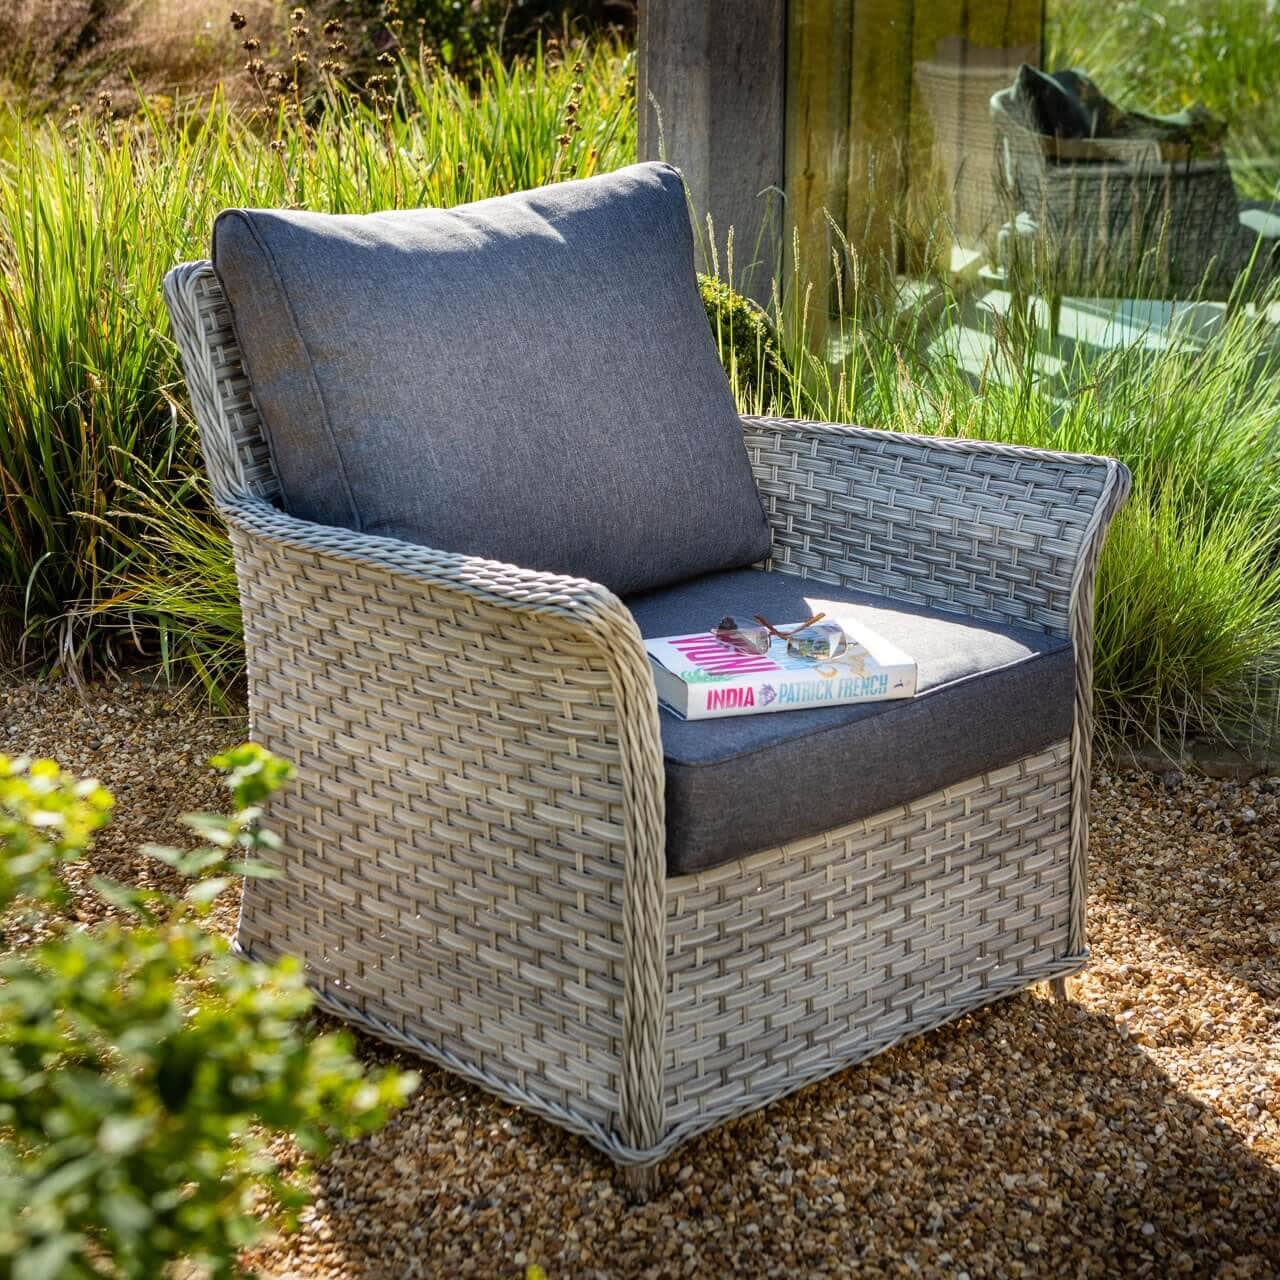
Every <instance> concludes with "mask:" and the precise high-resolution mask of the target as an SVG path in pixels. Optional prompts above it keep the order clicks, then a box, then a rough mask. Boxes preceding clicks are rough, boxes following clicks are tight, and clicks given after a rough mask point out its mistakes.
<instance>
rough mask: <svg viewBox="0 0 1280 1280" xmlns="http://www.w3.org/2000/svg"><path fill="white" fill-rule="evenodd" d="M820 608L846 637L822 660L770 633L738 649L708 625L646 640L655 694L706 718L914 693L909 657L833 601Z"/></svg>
mask: <svg viewBox="0 0 1280 1280" xmlns="http://www.w3.org/2000/svg"><path fill="white" fill-rule="evenodd" d="M819 607H820V606H819ZM827 616H828V617H829V618H831V619H832V620H834V621H838V622H839V623H840V625H841V627H842V628H843V629H844V632H845V634H846V635H847V636H848V638H849V647H848V648H847V649H846V650H845V651H844V652H843V653H841V654H840V655H839V656H838V657H836V658H832V659H828V660H815V659H811V658H797V657H793V656H792V655H791V654H789V653H788V652H787V645H786V641H785V640H783V639H780V638H778V637H776V636H775V637H773V638H772V641H771V643H770V646H769V651H768V653H763V654H754V653H743V652H742V651H741V650H740V649H735V648H734V647H733V646H732V645H729V644H726V643H724V642H723V641H721V640H717V639H716V637H715V636H714V635H713V634H712V633H711V632H710V631H700V632H696V633H694V634H692V635H684V636H664V637H662V638H661V639H654V640H646V641H645V642H644V645H645V649H646V650H647V651H648V654H649V660H650V662H651V663H652V664H653V677H654V683H655V684H656V686H657V690H658V698H659V700H660V701H661V702H662V703H663V705H664V706H666V707H667V709H668V710H670V711H673V712H674V713H675V714H676V715H679V716H682V717H684V718H685V719H687V720H710V719H716V718H718V717H721V716H745V715H755V714H758V713H760V712H765V711H792V710H800V709H803V708H807V707H831V706H840V705H843V704H847V703H853V702H879V701H882V700H884V699H888V698H910V697H914V695H915V691H916V664H915V662H914V661H913V660H912V659H911V658H910V657H908V656H907V655H906V654H905V653H903V652H902V650H901V649H899V648H897V646H895V645H893V644H891V643H890V642H889V641H888V640H886V639H884V637H883V636H880V635H877V634H876V633H875V632H874V631H873V630H872V629H871V628H870V627H867V626H865V625H863V624H861V623H860V622H858V621H855V620H853V619H851V618H849V617H848V616H841V615H840V613H839V610H838V608H836V607H832V608H831V610H830V612H829V613H828V614H827ZM798 625H799V623H793V624H790V627H794V626H798ZM790 627H789V626H788V624H780V625H779V629H780V630H782V631H787V630H789V629H790Z"/></svg>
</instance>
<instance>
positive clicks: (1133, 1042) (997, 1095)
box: [0, 683, 1280, 1280]
mask: <svg viewBox="0 0 1280 1280" xmlns="http://www.w3.org/2000/svg"><path fill="white" fill-rule="evenodd" d="M243 734H244V721H243V719H242V718H241V717H238V716H227V717H221V718H216V717H210V716H209V714H208V713H207V711H205V710H204V709H202V708H201V707H200V706H198V705H195V704H192V703H190V702H188V701H186V700H184V699H182V698H181V697H178V696H175V695H172V694H166V693H164V692H148V691H145V690H142V689H141V688H139V687H137V686H125V685H121V686H110V687H108V686H102V685H98V686H93V687H91V688H89V689H87V690H86V691H85V693H84V694H83V695H80V694H78V693H77V692H75V691H74V690H70V689H67V688H65V687H60V688H51V687H49V686H47V685H41V684H38V683H19V684H14V685H11V686H10V687H9V688H8V690H7V691H6V692H4V693H0V750H3V751H8V752H11V753H12V752H15V751H17V752H27V753H37V754H43V755H52V756H54V757H55V758H57V759H59V760H60V761H61V762H62V763H63V764H65V765H67V766H68V767H70V768H72V769H75V770H76V771H78V772H82V773H92V774H94V775H96V776H97V777H99V778H100V779H101V780H102V781H103V782H105V783H106V784H107V785H109V786H110V787H111V788H112V789H113V790H114V791H115V793H116V795H117V799H118V803H119V816H118V818H117V820H116V822H115V823H114V824H113V826H112V827H111V828H109V829H108V831H107V832H106V833H104V835H103V836H102V838H101V840H100V841H99V846H98V849H97V851H96V852H95V854H94V858H93V865H94V869H96V870H102V871H106V872H107V873H109V874H112V875H115V876H119V877H128V878H131V879H134V880H137V879H139V878H141V877H142V876H144V875H154V874H155V871H154V870H153V869H152V864H150V863H147V862H145V861H144V860H141V859H139V858H137V857H136V856H135V855H134V854H133V853H132V850H133V848H134V846H135V845H136V844H138V843H139V842H141V841H143V840H156V839H161V840H167V839H171V838H175V837H176V836H177V835H178V834H179V829H177V828H175V826H174V819H175V818H176V816H177V815H178V814H180V813H183V812H186V811H189V810H192V809H200V808H209V807H216V806H218V805H219V804H220V802H221V791H220V787H219V784H218V780H217V779H216V778H215V777H214V776H213V775H212V774H211V773H210V771H209V770H208V769H207V768H205V767H204V766H203V762H204V761H205V760H206V759H207V758H208V756H209V755H211V754H212V753H213V752H214V751H216V750H217V749H219V748H221V747H224V746H227V745H229V744H231V743H232V742H234V741H237V740H238V739H239V738H241V737H242V736H243ZM1093 800H1094V838H1093V856H1092V876H1093V881H1092V886H1091V887H1092V892H1091V895H1090V900H1089V912H1090V936H1091V944H1092V948H1093V963H1092V965H1091V967H1090V969H1089V970H1088V972H1087V973H1086V974H1084V975H1083V976H1082V977H1081V978H1079V979H1075V980H1072V982H1071V983H1070V984H1069V985H1070V989H1071V994H1072V997H1073V999H1072V1001H1071V1002H1070V1003H1069V1004H1066V1005H1059V1004H1055V1003H1054V1002H1052V1001H1051V1000H1049V999H1048V998H1047V993H1044V992H1031V993H1027V994H1024V995H1022V996H1019V997H1016V998H1014V999H1011V1000H1007V1001H1004V1002H1003V1003H1002V1004H1000V1005H998V1006H996V1007H994V1008H991V1009H987V1010H984V1011H982V1012H980V1013H978V1014H976V1015H974V1016H972V1017H967V1018H964V1019H962V1020H961V1021H959V1022H957V1023H955V1024H954V1025H952V1026H950V1027H948V1028H945V1029H943V1030H941V1031H938V1032H935V1033H933V1034H931V1035H929V1036H926V1037H924V1038H922V1039H918V1040H915V1041H913V1042H911V1043H910V1044H907V1045H905V1046H902V1047H900V1048H898V1049H895V1050H892V1051H890V1052H889V1053H886V1054H882V1055H881V1056H880V1057H878V1058H875V1059H873V1060H872V1061H871V1062H869V1063H867V1064H865V1065H863V1066H861V1067H858V1068H854V1069H852V1070H849V1071H845V1072H843V1073H841V1074H840V1075H838V1076H836V1077H834V1078H833V1079H831V1080H829V1081H827V1082H825V1083H823V1084H820V1085H817V1086H814V1087H812V1088H809V1089H806V1090H804V1091H803V1092H801V1093H799V1094H798V1095H795V1096H794V1097H792V1098H790V1099H788V1100H785V1101H783V1102H782V1103H780V1104H777V1105H775V1106H773V1107H770V1108H769V1109H768V1110H766V1111H765V1112H763V1113H758V1114H757V1115H755V1116H753V1117H750V1118H748V1119H746V1120H743V1121H739V1122H737V1123H736V1124H733V1125H730V1126H728V1127H725V1128H721V1129H720V1130H718V1131H716V1132H715V1133H712V1134H709V1135H707V1136H705V1137H703V1138H701V1139H698V1140H697V1141H695V1142H693V1143H692V1144H691V1145H689V1146H688V1147H686V1148H684V1149H683V1151H682V1152H680V1153H679V1154H678V1155H677V1156H676V1157H675V1158H674V1159H673V1160H671V1161H669V1162H668V1164H667V1166H666V1168H665V1171H666V1173H667V1174H668V1189H667V1190H666V1192H665V1193H664V1194H662V1195H660V1196H658V1197H656V1198H655V1199H654V1200H652V1201H651V1202H650V1203H649V1204H647V1205H641V1206H633V1205H630V1204H628V1203H627V1201H626V1200H625V1198H624V1197H623V1196H621V1195H620V1194H619V1193H618V1192H617V1191H616V1190H615V1189H614V1186H613V1182H612V1179H611V1177H610V1173H609V1170H608V1168H606V1166H605V1164H604V1162H603V1161H602V1159H601V1158H600V1157H598V1156H597V1155H596V1154H595V1153H594V1152H592V1151H591V1149H590V1148H588V1147H587V1146H586V1144H584V1143H582V1142H580V1141H579V1140H577V1139H575V1138H571V1137H568V1136H566V1135H564V1134H562V1133H561V1132H560V1131H559V1130H557V1129H554V1128H552V1127H551V1126H550V1125H547V1124H544V1123H542V1122H541V1121H539V1120H537V1119H535V1118H533V1117H531V1116H528V1115H525V1114H522V1113H520V1112H517V1111H514V1110H512V1109H511V1108H508V1107H506V1106H504V1105H502V1104H500V1103H497V1102H495V1101H493V1100H492V1099H490V1098H488V1097H487V1096H486V1095H484V1094H482V1093H480V1092H478V1091H476V1090H474V1089H472V1088H470V1087H468V1086H467V1085H464V1084H461V1083H459V1082H458V1081H456V1080H455V1079H453V1078H452V1077H450V1076H448V1075H446V1074H444V1073H443V1072H440V1071H437V1070H435V1069H433V1068H431V1067H426V1068H425V1069H424V1070H423V1084H422V1087H421V1089H420V1090H419V1091H418V1093H417V1094H416V1095H415V1097H414V1098H413V1100H412V1101H411V1103H410V1104H409V1106H407V1107H406V1108H405V1109H404V1111H403V1112H401V1113H400V1114H399V1115H398V1116H397V1117H396V1118H395V1119H394V1120H393V1121H392V1123H391V1124H390V1126H389V1127H388V1128H387V1129H386V1130H385V1131H384V1132H383V1133H381V1134H378V1135H376V1136H374V1137H371V1138H368V1139H365V1140H363V1141H361V1142H358V1143H353V1144H351V1145H349V1146H346V1147H344V1148H342V1149H341V1150H339V1151H338V1152H337V1153H336V1154H335V1155H334V1156H332V1157H331V1158H330V1159H329V1160H328V1161H327V1162H326V1163H325V1164H324V1165H323V1166H322V1167H321V1168H320V1169H319V1170H318V1173H317V1179H316V1191H317V1199H316V1201H315V1204H314V1205H313V1207H312V1208H311V1209H310V1210H309V1211H307V1213H306V1214H305V1215H304V1222H303V1226H302V1229H301V1231H300V1232H298V1233H297V1234H296V1235H294V1236H291V1237H287V1238H284V1239H281V1240H278V1241H275V1242H273V1244H272V1245H271V1246H270V1247H268V1248H264V1249H261V1250H259V1251H258V1252H256V1253H255V1254H254V1255H253V1256H252V1257H251V1258H250V1259H248V1262H249V1264H250V1265H252V1266H256V1267H257V1268H258V1269H259V1271H260V1273H261V1274H262V1275H263V1276H270V1277H278V1278H281V1280H283V1277H299V1278H301V1277H308V1278H310V1277H343V1278H346V1277H357V1276H359V1277H385V1278H387V1280H399V1278H400V1277H412V1276H429V1275H442V1276H450V1277H452V1276H486V1277H487V1276H497V1277H505V1276H519V1275H520V1274H521V1272H522V1269H523V1267H524V1266H525V1265H526V1264H529V1263H539V1264H541V1265H542V1266H543V1267H545V1268H546V1271H547V1274H548V1276H549V1277H551V1278H552V1280H559V1278H560V1277H570V1276H572V1277H578V1276H585V1277H596V1276H601V1277H603V1276H608V1277H622V1276H698V1277H703V1276H707V1277H723V1276H737V1275H751V1276H788V1277H790V1276H826V1275H849V1274H861V1275H869V1276H881V1275H884V1276H919V1275H927V1276H935V1275H936V1276H954V1277H960V1276H964V1275H966V1274H967V1275H968V1276H971V1277H975V1278H976V1277H978V1276H1041V1275H1043V1276H1055V1277H1056V1276H1094V1275H1099V1276H1102V1275H1116V1276H1142V1275H1150V1276H1154V1277H1164V1276H1197V1277H1199V1276H1215V1277H1220V1278H1221V1280H1239V1278H1242V1277H1262V1276H1280V778H1273V779H1261V780H1256V781H1254V782H1250V783H1244V784H1232V783H1221V782H1211V781H1208V780H1206V779H1201V778H1191V777H1188V778H1182V777H1180V776H1178V775H1170V776H1166V777H1164V778H1156V777H1152V776H1150V775H1146V774H1138V773H1125V774H1119V775H1116V774H1112V773H1109V772H1107V771H1106V770H1105V769H1100V770H1099V771H1098V773H1097V774H1096V777H1095V783H1094V797H1093ZM75 905H76V908H77V910H78V911H79V913H80V914H81V916H82V918H85V919H91V918H93V917H94V916H95V915H96V914H97V912H96V909H95V908H94V907H93V905H92V899H91V898H90V896H89V895H88V894H87V893H81V892H77V894H76V896H75ZM234 909H235V904H234V901H228V902H227V903H226V904H225V905H224V906H223V907H222V909H221V911H220V913H219V915H218V916H217V917H216V918H217V920H218V923H219V925H220V926H221V927H225V928H228V929H229V928H230V927H231V926H232V924H233V923H234ZM367 1052H368V1055H369V1057H370V1058H380V1057H385V1056H386V1055H385V1054H384V1052H383V1051H382V1050H381V1049H379V1048H378V1047H377V1046H376V1045H375V1044H373V1043H369V1044H368V1045H367ZM280 1154H281V1155H282V1157H283V1158H284V1159H286V1160H290V1159H292V1158H293V1155H292V1152H291V1151H290V1150H289V1149H288V1146H287V1144H282V1149H281V1152H280Z"/></svg>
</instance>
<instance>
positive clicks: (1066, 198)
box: [990, 89, 1280, 314]
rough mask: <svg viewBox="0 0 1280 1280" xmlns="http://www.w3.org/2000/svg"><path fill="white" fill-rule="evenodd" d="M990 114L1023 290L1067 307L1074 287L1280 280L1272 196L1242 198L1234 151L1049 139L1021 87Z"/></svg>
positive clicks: (1016, 285)
mask: <svg viewBox="0 0 1280 1280" xmlns="http://www.w3.org/2000/svg"><path fill="white" fill-rule="evenodd" d="M990 113H991V120H992V125H993V128H994V131H995V148H996V154H995V170H996V190H997V194H998V197H999V199H1000V201H1001V203H1002V205H1003V208H1004V210H1005V216H1006V218H1007V219H1008V222H1007V223H1006V226H1005V229H1004V231H1003V232H1002V233H1001V237H1000V240H1001V254H1000V256H1001V257H1002V259H1003V263H1002V265H1003V266H1004V267H1005V268H1006V270H1007V272H1008V273H1009V276H1010V278H1011V282H1012V285H1013V292H1014V293H1015V295H1027V294H1029V293H1031V292H1033V291H1038V292H1040V293H1042V294H1044V295H1046V296H1047V297H1048V298H1049V299H1050V303H1051V306H1052V308H1053V313H1054V314H1056V310H1057V302H1058V300H1059V299H1060V298H1061V295H1062V294H1064V293H1074V294H1083V295H1092V296H1100V297H1140V298H1187V297H1196V298H1203V299H1233V298H1237V297H1238V296H1239V295H1240V293H1241V289H1242V286H1243V285H1247V286H1248V289H1249V291H1250V292H1253V293H1257V292H1260V291H1263V290H1265V289H1266V288H1267V287H1268V286H1270V285H1271V284H1272V283H1273V282H1274V281H1275V280H1277V279H1280V235H1276V234H1267V233H1266V232H1263V233H1260V232H1259V231H1258V230H1257V229H1255V228H1254V226H1253V223H1254V222H1255V221H1256V218H1251V217H1250V216H1249V215H1250V212H1251V211H1252V213H1253V214H1255V215H1257V214H1262V213H1266V212H1268V211H1269V210H1270V206H1266V207H1264V206H1258V205H1252V204H1248V203H1245V204H1242V203H1241V201H1240V199H1239V197H1238V195H1237V193H1236V189H1235V184H1234V182H1233V181H1232V178H1231V169H1230V166H1229V165H1228V163H1227V160H1226V157H1225V156H1224V155H1222V154H1217V155H1211V156H1205V157H1195V156H1193V155H1191V153H1190V152H1189V151H1188V149H1187V148H1185V147H1183V148H1181V153H1182V154H1180V155H1177V156H1175V154H1174V153H1176V152H1178V150H1179V149H1178V148H1173V149H1169V148H1167V147H1166V148H1164V149H1163V150H1162V147H1161V145H1160V144H1158V143H1155V142H1148V141H1142V140H1128V139H1105V138H1099V139H1088V140H1083V141H1074V140H1058V139H1054V138H1048V137H1045V136H1043V135H1042V134H1040V133H1038V132H1037V131H1036V130H1035V129H1033V128H1031V127H1029V124H1028V122H1027V121H1026V120H1025V119H1024V113H1023V111H1022V109H1020V108H1019V106H1018V103H1017V101H1016V99H1015V97H1014V92H1013V90H1012V89H1005V90H1002V91H1001V92H999V93H996V94H994V95H993V96H992V98H991V102H990ZM1267 220H1268V221H1270V222H1272V223H1274V222H1275V221H1276V220H1275V218H1274V215H1272V216H1270V217H1269V218H1268V219H1267ZM1278 225H1280V224H1278ZM1246 273H1247V274H1246ZM1242 276H1243V279H1242Z"/></svg>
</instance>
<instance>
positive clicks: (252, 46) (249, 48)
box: [240, 36, 262, 53]
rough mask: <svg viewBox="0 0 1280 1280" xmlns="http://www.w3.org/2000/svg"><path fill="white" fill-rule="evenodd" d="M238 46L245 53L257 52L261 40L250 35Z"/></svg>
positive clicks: (260, 46)
mask: <svg viewBox="0 0 1280 1280" xmlns="http://www.w3.org/2000/svg"><path fill="white" fill-rule="evenodd" d="M240 47H241V48H242V49H243V50H244V51H245V52H246V53H257V52H258V50H259V49H261V48H262V41H261V40H259V39H258V38H257V36H250V37H249V38H248V39H247V40H244V41H241V44H240Z"/></svg>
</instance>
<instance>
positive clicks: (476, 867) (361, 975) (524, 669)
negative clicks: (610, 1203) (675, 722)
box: [232, 525, 626, 1130]
mask: <svg viewBox="0 0 1280 1280" xmlns="http://www.w3.org/2000/svg"><path fill="white" fill-rule="evenodd" d="M232 536H233V545H234V548H235V553H236V559H237V565H238V567H239V571H240V574H241V579H242V582H243V584H244V588H243V589H244V609H245V642H246V645H247V646H248V649H249V652H250V653H251V654H253V655H254V661H253V664H252V668H251V676H250V701H251V717H252V723H253V733H254V737H255V739H256V740H258V741H260V742H262V743H263V745H265V746H266V747H268V748H269V749H271V750H273V751H277V752H279V753H280V754H281V755H284V756H286V757H287V758H289V759H291V760H293V761H295V762H296V763H297V765H298V776H297V779H296V781H295V782H294V783H293V784H292V785H291V786H289V787H288V788H286V789H285V790H284V791H283V792H281V793H280V794H279V795H278V796H277V797H275V798H273V801H272V803H271V806H270V809H269V812H268V817H267V820H268V822H269V823H270V825H271V826H272V827H273V828H274V829H275V830H277V831H278V832H280V834H281V835H282V836H283V838H284V852H283V854H282V859H283V861H282V870H283V872H284V874H283V876H282V877H281V878H279V879H273V880H253V881H250V882H249V885H248V887H247V890H246V893H245V896H244V903H243V908H242V914H241V920H240V926H239V941H240V943H241V945H242V946H243V947H245V948H246V949H247V950H250V951H252V952H253V953H254V954H257V955H279V954H291V955H296V956H300V957H302V958H303V959H304V960H305V962H306V965H307V975H308V979H309V981H311V982H313V983H314V984H315V985H316V986H317V987H318V988H319V989H320V990H321V991H324V992H325V993H327V994H331V995H333V996H335V997H337V998H340V999H342V1000H345V1001H347V1002H348V1003H350V1004H352V1005H354V1006H355V1007H357V1008H359V1009H361V1010H364V1011H366V1012H368V1013H373V1014H376V1015H377V1016H378V1017H379V1018H380V1019H382V1020H384V1021H385V1022H389V1023H390V1024H391V1025H392V1026H394V1027H395V1028H397V1029H398V1030H400V1031H402V1032H404V1033H406V1034H412V1035H415V1036H418V1037H421V1038H423V1039H424V1040H428V1041H430V1042H431V1043H432V1044H434V1045H436V1046H437V1047H438V1048H439V1050H440V1051H441V1052H444V1053H449V1054H453V1055H456V1056H459V1057H465V1058H467V1059H469V1060H471V1061H472V1062H473V1063H474V1064H475V1066H476V1068H477V1069H478V1070H479V1071H481V1072H482V1073H484V1074H485V1075H487V1076H488V1077H489V1078H490V1079H491V1080H492V1081H493V1082H494V1083H495V1085H504V1084H505V1085H507V1086H509V1087H511V1088H513V1089H519V1090H520V1091H522V1092H524V1093H527V1094H528V1095H530V1096H534V1097H538V1098H540V1099H541V1100H543V1101H544V1102H546V1103H547V1104H549V1105H559V1106H568V1105H569V1103H570V1101H572V1104H573V1108H574V1110H576V1111H577V1112H578V1113H579V1114H581V1115H582V1116H583V1117H585V1118H587V1119H589V1120H591V1121H593V1122H595V1123H596V1124H598V1125H600V1126H602V1127H603V1128H605V1129H608V1130H616V1129H618V1128H620V1119H619V1091H620V1084H619V1070H620V1063H621V1060H622V1043H621V1042H622V1032H623V992H624V972H623V954H624V939H623V918H622V901H623V877H624V860H625V842H626V832H625V814H624V812H623V804H624V788H623V783H622V759H621V756H622V747H621V743H620V741H619V735H618V733H617V723H618V713H617V707H616V705H615V701H614V695H613V686H612V677H611V674H610V671H609V669H608V666H607V664H606V663H605V661H604V659H603V657H602V656H601V654H600V651H599V647H598V646H597V645H595V644H593V643H592V642H591V641H590V638H589V637H584V635H583V634H582V632H581V630H580V629H575V628H574V627H573V626H572V625H571V624H570V623H567V622H565V623H561V624H560V625H556V624H555V622H553V621H552V620H550V619H546V618H541V619H539V623H538V625H537V626H536V627H533V628H530V627H528V626H524V625H522V621H523V620H522V619H520V618H518V617H516V618H513V617H512V616H511V613H510V611H509V610H506V609H504V608H503V607H502V606H499V605H497V604H492V603H488V602H486V601H484V600H483V599H476V598H474V597H465V596H462V595H461V594H460V593H449V592H447V591H444V590H441V589H439V588H437V589H434V590H433V589H432V588H431V587H429V586H424V585H422V584H420V583H416V582H413V581H411V580H405V579H397V578H396V576H395V575H393V574H391V573H388V572H381V573H379V572H376V571H374V570H372V569H366V570H364V571H362V572H361V573H360V574H359V575H355V574H343V573H340V572H335V566H334V565H332V564H327V563H325V561H324V560H323V559H322V558H320V557H317V556H314V555H312V556H307V555H306V554H305V553H299V552H297V551H295V550H293V549H292V548H289V547H287V546H283V545H281V544H279V543H274V542H272V541H270V540H268V539H265V538H263V537H261V536H254V535H252V534H249V533H246V531H245V530H243V529H242V528H237V527H235V526H234V525H233V535H232ZM427 673H429V679H427V678H425V677H426V675H427Z"/></svg>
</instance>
